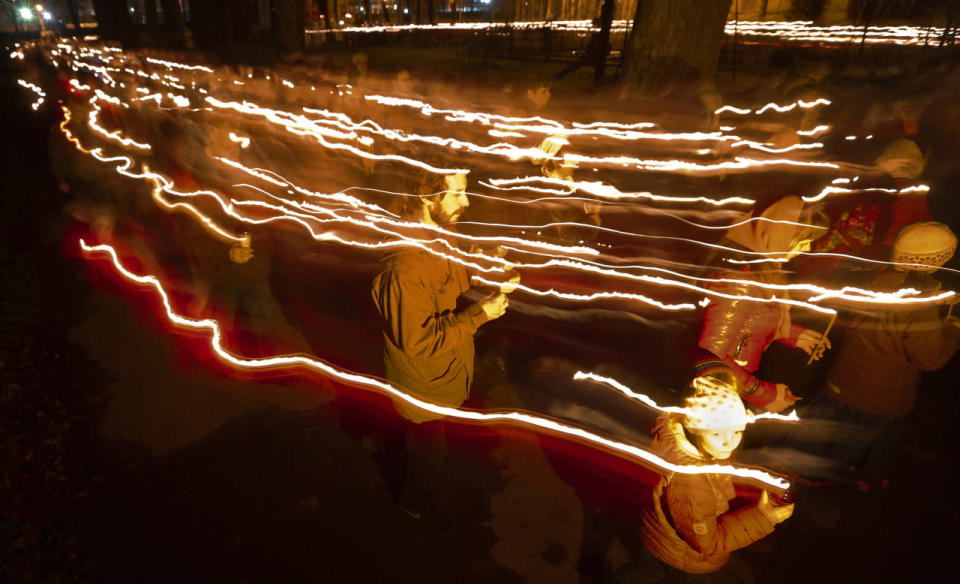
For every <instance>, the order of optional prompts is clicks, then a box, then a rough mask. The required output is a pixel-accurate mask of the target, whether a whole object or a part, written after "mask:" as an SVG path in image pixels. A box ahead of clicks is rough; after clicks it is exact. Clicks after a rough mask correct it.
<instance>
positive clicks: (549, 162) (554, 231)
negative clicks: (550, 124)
mask: <svg viewBox="0 0 960 584" xmlns="http://www.w3.org/2000/svg"><path fill="white" fill-rule="evenodd" d="M569 144H570V143H569V141H567V139H566V138H565V137H563V136H561V135H558V134H555V135H552V136H548V137H547V138H545V139H544V140H543V141H542V142H541V143H540V145H539V146H538V147H537V149H538V151H539V152H540V153H542V154H537V155H534V156H533V157H532V158H531V162H533V163H534V164H536V165H538V166H539V167H540V173H541V174H542V175H543V176H545V177H547V178H552V179H556V180H559V181H563V182H564V183H567V184H566V185H563V186H561V187H560V188H567V189H568V191H569V193H570V194H573V193H574V192H575V191H576V187H575V185H574V181H573V172H574V171H575V170H576V169H577V163H576V162H575V161H573V160H572V159H571V158H570V157H569V156H568V153H566V152H564V149H566V147H567V146H568V145H569ZM579 203H580V201H579V200H578V201H576V202H573V201H569V202H568V201H560V202H541V203H538V206H537V207H536V211H535V212H534V214H533V219H534V222H535V223H536V224H538V225H541V224H551V223H584V224H585V225H583V226H579V225H551V226H549V227H546V228H544V229H543V230H542V233H543V234H545V235H546V236H547V238H548V239H552V240H555V241H557V242H559V243H566V244H574V245H575V244H579V243H583V242H588V241H593V240H595V239H596V238H597V230H596V229H592V228H591V227H590V226H591V225H593V226H600V224H601V219H600V211H601V203H598V202H594V201H583V204H582V212H581V210H580V208H578V207H581V205H579Z"/></svg>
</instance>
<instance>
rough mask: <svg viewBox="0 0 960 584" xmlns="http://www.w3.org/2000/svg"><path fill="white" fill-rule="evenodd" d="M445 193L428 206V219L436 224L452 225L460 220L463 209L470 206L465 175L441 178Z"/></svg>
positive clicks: (450, 175) (451, 175)
mask: <svg viewBox="0 0 960 584" xmlns="http://www.w3.org/2000/svg"><path fill="white" fill-rule="evenodd" d="M443 185H444V189H445V191H446V192H444V193H443V196H442V197H440V198H439V199H438V200H436V201H434V202H432V203H431V204H430V207H429V209H430V217H431V218H432V219H433V220H434V221H435V222H436V223H437V224H438V225H443V224H444V223H454V222H456V221H457V220H458V219H460V215H462V214H463V211H464V209H466V208H467V207H469V206H470V200H469V199H467V193H466V190H467V175H465V174H448V175H447V176H445V177H443Z"/></svg>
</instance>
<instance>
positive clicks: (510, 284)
mask: <svg viewBox="0 0 960 584" xmlns="http://www.w3.org/2000/svg"><path fill="white" fill-rule="evenodd" d="M519 283H520V274H514V275H513V276H511V277H510V279H509V280H507V281H506V282H504V283H503V284H501V285H500V293H501V294H509V293H511V292H513V291H514V290H516V289H517V284H519Z"/></svg>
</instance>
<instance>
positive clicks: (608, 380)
mask: <svg viewBox="0 0 960 584" xmlns="http://www.w3.org/2000/svg"><path fill="white" fill-rule="evenodd" d="M573 379H574V380H576V381H582V380H584V379H586V380H589V381H594V382H596V383H600V384H603V385H606V386H608V387H610V388H612V389H615V390H616V391H618V392H620V393H622V394H623V395H625V396H627V397H628V398H630V399H633V400H636V401H639V402H642V403H644V404H646V405H647V406H649V407H650V408H651V409H654V410H657V411H658V412H663V413H673V414H681V415H688V414H689V413H690V412H691V410H690V409H689V408H683V407H677V406H661V405H659V404H658V403H657V402H655V401H654V400H652V399H651V398H650V397H649V396H646V395H644V394H642V393H637V392H635V391H633V390H632V389H630V388H629V387H627V386H626V385H624V384H623V383H621V382H619V381H617V380H616V379H613V378H612V377H605V376H603V375H597V374H596V373H586V372H584V371H577V372H576V373H574V374H573ZM759 420H777V421H780V422H799V421H800V418H799V417H798V416H797V412H796V411H792V412H790V414H788V415H783V414H775V413H773V412H763V413H761V414H754V413H752V412H747V423H748V424H752V423H753V422H756V421H759Z"/></svg>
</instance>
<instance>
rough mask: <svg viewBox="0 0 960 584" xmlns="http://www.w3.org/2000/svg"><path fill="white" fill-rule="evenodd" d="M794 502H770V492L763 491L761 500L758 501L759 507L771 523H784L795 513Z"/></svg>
mask: <svg viewBox="0 0 960 584" xmlns="http://www.w3.org/2000/svg"><path fill="white" fill-rule="evenodd" d="M793 505H794V504H793V503H790V504H789V505H773V504H771V503H770V493H768V492H766V491H763V492H762V493H760V500H759V501H757V509H759V510H760V512H761V513H763V516H764V517H766V518H767V519H769V520H770V523H772V524H774V525H777V524H778V523H783V522H784V521H786V520H787V519H789V518H790V516H791V515H793Z"/></svg>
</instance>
